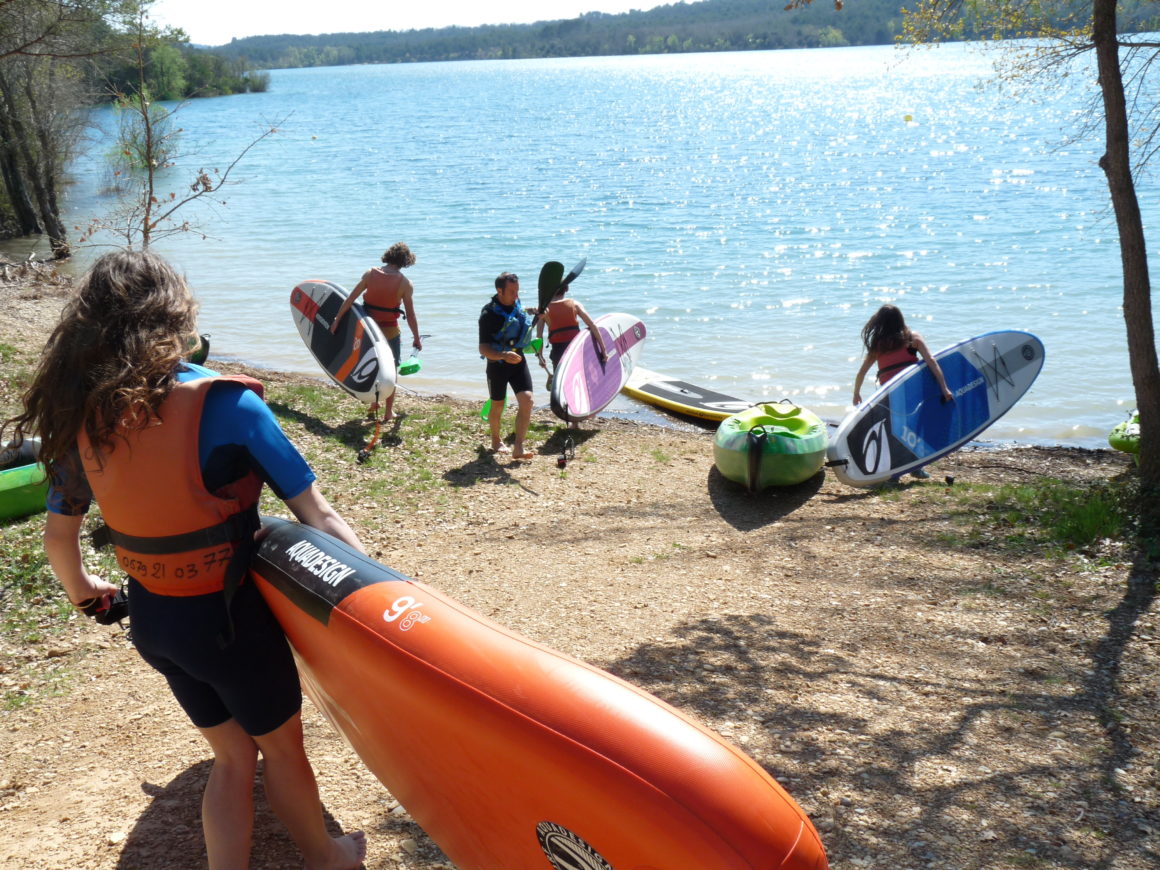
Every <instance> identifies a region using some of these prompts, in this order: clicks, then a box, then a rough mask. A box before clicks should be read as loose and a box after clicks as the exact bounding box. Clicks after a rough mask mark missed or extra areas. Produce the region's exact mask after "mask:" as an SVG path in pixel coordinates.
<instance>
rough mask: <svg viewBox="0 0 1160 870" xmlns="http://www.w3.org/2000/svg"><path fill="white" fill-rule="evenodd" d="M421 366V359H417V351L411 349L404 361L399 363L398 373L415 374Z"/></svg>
mask: <svg viewBox="0 0 1160 870" xmlns="http://www.w3.org/2000/svg"><path fill="white" fill-rule="evenodd" d="M422 368H423V360H421V359H419V351H417V350H413V351H411V355H410V356H409V357H407V359H406V361H405V362H403V363H401V364H400V365H399V374H401V375H417V374H418V373H419V371H420V369H422Z"/></svg>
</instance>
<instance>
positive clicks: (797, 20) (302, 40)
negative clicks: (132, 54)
mask: <svg viewBox="0 0 1160 870" xmlns="http://www.w3.org/2000/svg"><path fill="white" fill-rule="evenodd" d="M905 5H907V3H906V0H846V2H845V4H844V6H843V8H842V9H840V10H839V9H836V8H835V4H834V3H833V2H830V0H819V2H818V3H815V4H813V5H811V6H809V7H807V8H803V9H795V10H792V11H786V0H775V2H769V0H701V2H693V3H674V4H670V5H667V6H660V7H658V8H656V9H651V10H648V11H645V12H640V11H633V12H626V13H623V14H620V15H609V14H606V13H602V12H591V13H588V14H586V15H582V16H580V17H579V18H572V19H566V20H557V21H541V22H537V23H534V24H508V25H485V26H482V27H470V28H469V27H443V28H438V29H434V28H428V29H425V30H407V31H378V32H375V33H331V34H322V35H318V36H314V35H303V36H294V35H281V36H252V37H247V38H245V39H235V40H233V41H232V42H230V43H228V44H227V45H224V46H221V47H220V48H219V49H218V50H219V51H220V52H222V53H223V54H225V55H226V56H228V57H233V58H239V59H240V58H245V59H246V60H247V61H248V62H249V64H250V65H252V66H253V67H255V68H260V69H279V68H290V67H308V66H342V65H347V64H366V63H408V62H422V61H448V60H493V59H511V58H539V57H587V56H596V55H634V54H674V53H679V52H699V51H751V50H760V49H767V50H768V49H782V48H825V47H836V46H846V45H884V44H889V43H891V42H894V41H895V39H896V38H897V37H898V36H899V35H900V34H901V33H902V21H903V16H902V7H903V6H905ZM909 5H911V6H914V5H918V4H917V2H914V3H910V4H909ZM1155 5H1156V4H1155V0H1126V2H1125V4H1124V6H1125V14H1124V15H1123V16H1122V17H1121V21H1122V22H1123V23H1124V26H1125V27H1128V28H1130V29H1133V30H1139V29H1145V27H1146V26H1147V23H1148V22H1149V21H1150V20H1151V21H1154V17H1153V16H1151V15H1148V14H1146V12H1147V7H1149V6H1151V7H1152V8H1153V9H1154V8H1155ZM545 8H549V7H545ZM972 37H973V34H972V33H970V32H966V31H965V32H964V33H963V38H966V39H970V38H972Z"/></svg>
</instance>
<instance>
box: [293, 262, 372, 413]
mask: <svg viewBox="0 0 1160 870" xmlns="http://www.w3.org/2000/svg"><path fill="white" fill-rule="evenodd" d="M346 297H347V292H346V290H344V289H343V288H342V287H340V286H339V285H338V284H335V283H333V282H331V281H315V280H310V281H303V282H302V283H301V284H299V285H298V286H297V287H295V288H294V289H293V290H292V291H290V313H291V315H292V316H293V317H294V325H295V326H297V327H298V334H299V335H301V336H302V341H303V342H304V343H305V344H306V347H307V348H308V349H309V350H310V353H311V355H313V357H314V359H315V360H317V361H318V364H319V365H320V366H322V369H323V371H325V372H326V373H327V374H328V375H330V378H331V380H333V381H334V382H335V383H336V384H338V385H339V386H340V387H342V388H343V389H344V390H346V391H347V392H348V393H350V394H351V395H352V396H354V397H355V398H356V399H359V400H361V401H363V402H366V403H367V404H368V405H372V404H374V403H376V402H382V401H384V400H386V399H387V398H388V397H389V396H390V395H391V394H392V393H393V392H395V358H394V355H393V354H392V353H391V346H390V345H389V344H387V340H386V338H384V337H383V333H382V331H381V330H380V329H379V327H378V325H377V324H376V323H375V322H374V320H373V319H372V318H371V317H370V315H368V314H367V313H366V311H365V310H364V309H363V307H362V305H360V304H359V303H357V302H356V303H355V304H354V305H352V306H351V307H350V311H349V312H348V313H347V314H346V315H345V316H344V317H343V318H342V322H341V323H339V325H338V329H337V330H335V332H334V333H333V334H332V333H331V331H330V327H331V324H332V323H334V317H335V315H336V314H338V309H339V308H340V307H341V306H342V303H343V302H344V301H345V300H346Z"/></svg>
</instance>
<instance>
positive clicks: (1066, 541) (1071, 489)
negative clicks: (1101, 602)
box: [910, 477, 1135, 551]
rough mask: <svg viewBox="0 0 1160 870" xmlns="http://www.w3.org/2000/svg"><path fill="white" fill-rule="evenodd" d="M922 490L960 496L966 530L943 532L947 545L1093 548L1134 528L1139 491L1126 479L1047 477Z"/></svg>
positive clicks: (958, 510) (960, 513)
mask: <svg viewBox="0 0 1160 870" xmlns="http://www.w3.org/2000/svg"><path fill="white" fill-rule="evenodd" d="M919 491H920V489H919V488H913V489H911V490H910V492H911V493H916V492H919ZM921 492H922V493H923V495H924V497H933V498H951V499H955V500H957V502H958V507H957V508H956V509H955V510H954V511H953V512H952V515H953V516H954V517H955V518H956V519H957V521H958V523H959V524H960V526H961V527H962V528H963V532H962V533H959V534H955V533H950V532H947V531H943V532H941V533H939V535H938V537H939V540H940V541H941V542H942V543H943V544H945V545H947V546H962V547H971V546H976V545H979V544H987V545H988V546H993V545H996V544H998V545H1000V546H1003V547H1005V548H1013V549H1045V550H1048V551H1070V550H1083V551H1088V550H1093V549H1096V548H1098V546H1099V545H1100V544H1101V543H1102V542H1103V541H1105V540H1108V539H1112V540H1122V539H1124V538H1126V537H1128V536H1130V535H1131V534H1132V533H1133V531H1134V528H1133V526H1134V523H1135V511H1134V510H1133V499H1134V497H1135V496H1134V492H1133V491H1132V489H1131V487H1130V486H1128V485H1126V484H1124V483H1123V482H1121V481H1115V480H1112V481H1107V480H1104V481H1097V482H1094V483H1088V484H1076V483H1069V482H1066V481H1062V480H1057V479H1055V478H1050V477H1042V478H1036V479H1035V480H1033V481H1030V482H1028V483H1022V484H1005V485H1003V486H998V487H994V486H989V485H981V484H974V485H971V484H961V483H958V484H955V485H954V487H952V488H949V489H943V488H938V489H935V488H933V487H923V488H921Z"/></svg>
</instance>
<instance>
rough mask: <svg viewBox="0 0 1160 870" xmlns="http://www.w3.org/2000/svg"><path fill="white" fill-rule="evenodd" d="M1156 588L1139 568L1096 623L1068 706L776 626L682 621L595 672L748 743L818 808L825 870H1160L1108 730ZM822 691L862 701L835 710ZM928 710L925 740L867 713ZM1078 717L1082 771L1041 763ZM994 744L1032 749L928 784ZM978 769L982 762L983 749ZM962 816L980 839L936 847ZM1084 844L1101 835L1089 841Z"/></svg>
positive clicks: (1055, 697)
mask: <svg viewBox="0 0 1160 870" xmlns="http://www.w3.org/2000/svg"><path fill="white" fill-rule="evenodd" d="M1155 585H1156V576H1155V573H1154V572H1153V571H1152V570H1151V569H1150V568H1147V569H1138V570H1137V571H1134V572H1133V576H1132V578H1131V580H1130V581H1129V585H1128V589H1127V590H1126V591H1125V595H1124V597H1123V600H1122V601H1121V602H1120V604H1119V605H1118V606H1117V607H1116V608H1114V609H1113V610H1112V611H1110V612H1109V613H1108V615H1107V617H1108V631H1107V633H1106V634H1105V635H1104V637H1103V638H1102V639H1101V640H1100V641H1099V642H1097V643H1096V644H1094V645H1093V659H1094V667H1093V668H1092V670H1091V671H1090V676H1089V677H1088V678H1087V680H1086V684H1084V685H1076V687H1075V688H1076V689H1077V691H1074V692H1072V691H1067V690H1066V689H1065V690H1062V691H1061V688H1060V686H1059V685H1056V684H1055V683H1054V681H1053V680H1052V679H1051V678H1050V676H1051V675H1047V674H1039V675H1036V674H1035V673H1034V671H1033V670H1031V669H1026V668H1019V667H1018V666H1017V665H1016V664H1014V663H1013V665H1012V671H1011V673H1003V674H999V675H995V674H985V673H979V674H976V673H975V672H973V671H972V670H970V669H969V668H968V669H964V670H963V671H962V672H959V671H958V670H957V669H956V668H955V667H954V665H953V663H951V662H948V663H947V665H946V667H945V668H944V669H934V668H932V669H930V670H927V669H925V668H915V669H913V670H910V669H906V670H902V669H897V668H887V667H876V665H875V661H874V660H873V658H872V657H870V656H864V655H862V654H861V653H860V651H858V650H857V648H856V646H851V645H848V644H837V645H836V646H839V647H842V648H840V649H837V648H834V646H833V645H832V644H833V642H832V641H831V640H830V639H828V638H827V635H826V634H825V632H818V633H817V634H812V633H811V634H809V635H806V634H800V633H797V632H793V631H786V630H783V629H779V628H778V620H777V618H776V616H773V615H769V614H765V613H759V614H750V615H740V616H736V615H729V616H721V617H706V618H704V619H699V620H696V621H689V622H686V623H684V624H682V625H680V626H678V627H677V628H676V629H675V630H674V631H673V632H672V634H671V635H670V636H669V637H667V638H664V639H663V640H659V641H653V642H650V643H646V644H643V645H641V646H640V647H638V648H637V649H636V650H634V651H633V652H632V653H631V654H629V655H627V656H625V657H623V658H621V659H618V660H616V661H614V662H612V663H610V664H609V665H608V670H609V671H611V672H612V673H615V674H617V675H618V676H620V677H622V678H624V679H626V680H628V681H630V682H632V683H633V684H635V685H637V686H640V687H641V688H643V689H645V690H646V691H649V692H652V693H653V694H655V695H657V696H658V697H660V698H662V699H663V700H665V701H667V702H668V703H670V704H672V705H674V706H675V707H678V708H679V709H683V710H685V711H688V712H690V713H692V714H693V715H694V716H695V717H699V718H701V719H702V720H704V721H708V722H709V723H710V724H711V727H714V728H716V729H717V730H718V731H720V732H721V733H722V734H723V736H724V737H725V738H726V739H731V737H732V736H733V735H734V734H745V735H747V736H746V737H745V739H744V747H745V751H746V752H747V753H748V754H750V755H751V756H752V757H753V758H754V759H755V760H756V761H757V762H758V763H759V764H761V765H762V766H763V767H764V768H765V769H766V770H767V771H769V772H770V774H771V775H772V776H774V777H775V778H776V779H779V781H780V782H781V783H782V784H783V785H785V786H786V787H787V789H788V791H789V792H790V793H791V794H793V795H795V797H796V798H797V799H798V800H800V801H803V803H805V804H806V805H807V806H810V807H812V808H813V812H812V817H813V819H814V822H815V824H816V825H817V826H818V827H819V829H820V831H821V834H822V839H823V842H824V843H825V845H826V847H827V850H828V851H829V853H830V857H831V861H832V862H833V863H834V866H846V864H847V862H850V861H852V860H853V859H858V860H859V861H861V860H864V859H867V858H870V859H872V860H873V861H874V862H875V866H877V865H878V863H880V862H882V861H895V862H898V861H901V862H903V863H902V864H901V865H900V866H911V864H913V865H914V866H945V867H984V866H992V867H997V866H1024V864H1026V866H1031V865H1032V863H1034V865H1035V866H1041V865H1042V866H1053V867H1067V868H1075V870H1110V868H1113V867H1121V866H1123V867H1143V866H1160V864H1158V863H1157V861H1158V859H1160V851H1158V850H1157V848H1156V838H1155V831H1157V830H1158V829H1160V810H1158V809H1157V808H1156V807H1153V806H1149V805H1147V803H1145V804H1140V803H1134V802H1133V801H1132V800H1131V796H1130V795H1127V794H1125V793H1124V792H1123V791H1122V790H1121V789H1120V788H1119V787H1118V786H1116V785H1115V777H1116V775H1117V771H1118V769H1120V768H1123V767H1124V766H1125V765H1127V764H1128V763H1129V762H1130V761H1132V760H1133V759H1135V758H1136V756H1137V755H1138V750H1137V749H1136V748H1135V747H1134V746H1133V744H1132V735H1131V733H1130V731H1129V730H1127V729H1124V728H1122V727H1119V723H1118V722H1117V719H1116V715H1115V711H1116V709H1117V707H1118V705H1119V697H1120V691H1119V688H1118V684H1117V683H1118V675H1119V669H1120V663H1121V661H1122V657H1123V653H1124V651H1125V649H1126V647H1127V645H1128V642H1129V640H1130V639H1131V637H1132V634H1133V630H1134V626H1135V625H1136V623H1137V622H1138V620H1139V618H1140V616H1141V615H1142V614H1144V613H1145V612H1146V611H1148V610H1149V609H1150V608H1151V606H1152V603H1153V601H1154V598H1155V594H1156V589H1155ZM1015 661H1016V662H1017V661H1018V659H1017V658H1016V659H1015ZM1081 682H1083V677H1082V676H1080V675H1077V677H1076V683H1081ZM831 692H834V693H844V694H847V695H849V694H854V695H856V696H857V701H856V702H852V703H851V704H850V705H849V707H850V708H847V709H840V710H839V709H835V707H834V704H833V703H832V697H831ZM812 699H816V700H812ZM932 703H933V704H940V705H943V709H942V710H941V712H940V715H938V716H935V717H933V718H928V717H926V716H923V717H922V720H921V726H918V725H916V724H915V723H913V722H912V721H905V722H904V724H902V725H898V726H893V725H892V726H889V727H887V726H885V725H883V722H882V721H878V720H877V719H876V718H875V717H874V715H873V713H874V711H875V710H881V709H884V708H885V707H886V706H890V707H893V708H895V709H897V707H898V706H899V705H900V704H901V705H903V707H904V708H906V707H910V706H913V707H914V709H915V711H916V714H917V713H918V712H919V711H921V710H923V709H924V708H925V707H927V706H928V705H930V704H932ZM851 708H852V709H851ZM1088 717H1094V718H1095V719H1096V720H1098V721H1099V722H1101V723H1102V724H1103V725H1104V728H1105V731H1106V732H1107V737H1106V739H1105V740H1104V741H1103V742H1102V743H1097V744H1096V745H1093V746H1091V747H1090V751H1087V752H1085V753H1084V754H1083V755H1081V756H1078V757H1077V756H1068V757H1066V758H1064V759H1060V758H1055V757H1053V755H1052V753H1051V746H1052V745H1053V744H1052V739H1051V736H1050V735H1051V734H1053V733H1055V734H1058V733H1059V732H1058V731H1055V729H1058V728H1068V727H1071V725H1070V723H1076V722H1077V721H1080V720H1084V719H1087V718H1088ZM903 718H904V719H905V718H906V717H903ZM895 721H897V718H896V720H895ZM996 723H999V724H1000V727H999V728H998V729H996V728H995V724H996ZM996 731H997V732H998V733H999V735H1000V736H1001V737H1005V738H1007V739H1009V740H1010V741H1012V742H1019V743H1021V744H1023V745H1025V748H1026V750H1027V751H1025V752H1022V753H1020V752H1012V753H1010V754H1007V755H1005V756H1003V757H1002V758H1001V759H1000V760H999V763H993V764H994V766H993V767H991V766H981V767H979V769H978V770H977V771H976V770H971V771H970V772H969V775H966V776H963V775H946V774H944V775H942V776H940V775H938V773H937V771H939V770H947V769H951V768H953V767H954V766H955V765H963V764H969V763H970V762H969V759H971V758H973V757H975V755H974V751H975V749H976V746H977V741H978V740H979V739H980V737H981V736H982V735H994V734H995V733H996ZM751 733H756V737H755V738H752V739H751V738H750V737H749V736H748V735H749V734H751ZM982 757H983V758H985V759H986V760H987V761H990V756H989V755H988V754H986V753H985V752H984V754H983V756H982ZM1013 761H1014V763H1012V762H1013ZM948 766H949V767H948ZM931 768H934V770H935V771H936V773H935V774H934V775H931V773H930V772H929V771H930V770H931ZM962 772H965V771H962ZM916 780H917V781H918V782H920V783H921V785H918V784H916ZM1061 791H1066V792H1068V793H1069V794H1070V795H1072V796H1073V798H1072V799H1073V800H1075V801H1077V802H1078V804H1079V805H1080V806H1081V807H1084V808H1086V810H1081V811H1080V813H1079V815H1080V818H1075V813H1074V811H1073V810H1072V805H1071V804H1068V805H1067V806H1066V808H1065V807H1063V806H1055V805H1053V799H1054V803H1058V804H1063V803H1064V801H1063V798H1056V797H1055V795H1056V792H1061ZM838 796H841V797H842V801H841V802H839V801H838V800H837V799H836V798H837V797H838ZM847 796H849V798H847ZM848 799H849V800H850V804H849V805H850V806H853V807H859V806H862V805H873V806H874V808H875V810H876V811H877V812H878V813H880V818H881V819H882V820H883V821H882V822H881V823H880V824H881V826H878V825H874V824H866V823H860V822H861V820H860V819H858V818H857V817H856V816H853V812H855V811H851V810H847V809H846V805H847V800H848ZM1085 811H1086V813H1087V816H1086V818H1084V812H1085ZM964 812H968V813H972V814H975V813H977V814H978V815H979V816H980V817H982V818H987V819H990V821H991V824H990V826H989V827H988V828H987V829H985V830H976V831H974V832H973V833H972V835H971V837H969V838H962V839H954V838H949V837H946V836H944V835H942V834H940V832H943V831H945V830H946V827H947V825H946V822H947V820H948V819H950V818H954V817H956V816H957V815H961V814H962V813H964ZM1027 817H1031V818H1034V819H1035V825H1034V827H1032V828H1030V829H1029V828H1023V827H1020V825H1019V823H1018V822H1017V821H1015V819H1025V818H1027ZM1081 820H1082V821H1083V824H1082V825H1080V824H1078V823H1079V822H1080V821H1081ZM1085 831H1095V832H1098V833H1097V835H1096V836H1094V837H1091V836H1087V837H1085V833H1084V832H1085ZM1093 842H1094V843H1095V845H1094V846H1093V845H1092V843H1093ZM1093 849H1094V850H1096V851H1097V852H1098V853H1099V857H1098V859H1097V860H1092V851H1093ZM1085 850H1086V851H1085ZM1027 862H1031V863H1027ZM1044 862H1046V863H1044Z"/></svg>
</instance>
